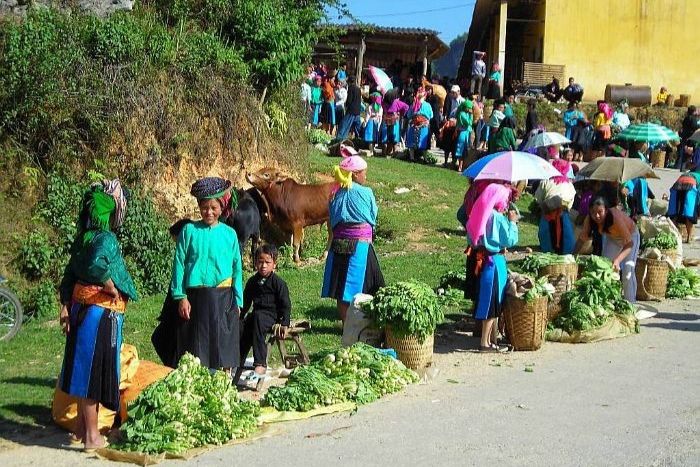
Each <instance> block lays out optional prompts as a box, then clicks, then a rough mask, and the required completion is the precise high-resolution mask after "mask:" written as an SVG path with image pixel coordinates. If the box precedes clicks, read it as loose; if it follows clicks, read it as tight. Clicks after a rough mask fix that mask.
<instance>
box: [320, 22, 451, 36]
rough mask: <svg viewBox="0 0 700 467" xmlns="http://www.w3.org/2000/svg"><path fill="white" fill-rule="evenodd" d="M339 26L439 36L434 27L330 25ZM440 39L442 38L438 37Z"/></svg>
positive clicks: (355, 29)
mask: <svg viewBox="0 0 700 467" xmlns="http://www.w3.org/2000/svg"><path fill="white" fill-rule="evenodd" d="M329 26H333V27H337V28H340V29H345V30H347V31H362V30H367V29H370V30H372V31H373V32H381V33H386V34H398V35H423V36H435V37H436V38H437V36H438V34H440V33H439V32H438V31H435V30H433V29H425V28H399V27H393V26H379V25H377V24H334V25H329ZM438 40H440V39H439V38H438Z"/></svg>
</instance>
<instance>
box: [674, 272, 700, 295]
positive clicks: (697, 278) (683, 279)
mask: <svg viewBox="0 0 700 467" xmlns="http://www.w3.org/2000/svg"><path fill="white" fill-rule="evenodd" d="M688 297H700V274H698V272H697V271H695V270H693V269H688V268H678V269H675V270H673V271H670V272H669V273H668V285H667V286H666V298H688Z"/></svg>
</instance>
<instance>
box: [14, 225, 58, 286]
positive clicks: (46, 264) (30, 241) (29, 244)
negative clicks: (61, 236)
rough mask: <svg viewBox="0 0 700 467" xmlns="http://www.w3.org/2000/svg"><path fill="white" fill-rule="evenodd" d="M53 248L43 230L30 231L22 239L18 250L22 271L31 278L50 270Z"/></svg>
mask: <svg viewBox="0 0 700 467" xmlns="http://www.w3.org/2000/svg"><path fill="white" fill-rule="evenodd" d="M53 249H54V247H53V245H51V241H50V240H49V237H48V235H46V234H45V233H43V232H31V233H30V234H29V235H28V236H27V237H26V238H25V239H24V241H22V246H21V247H20V250H19V253H20V257H19V262H20V269H21V271H22V273H23V274H24V275H25V276H26V277H27V278H28V279H31V280H34V279H41V278H42V277H44V276H45V275H46V274H47V273H48V272H49V271H50V270H51V265H52V263H51V262H52V260H53V257H54V255H53Z"/></svg>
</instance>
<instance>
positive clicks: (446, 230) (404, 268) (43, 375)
mask: <svg viewBox="0 0 700 467" xmlns="http://www.w3.org/2000/svg"><path fill="white" fill-rule="evenodd" d="M336 162H337V160H335V159H331V158H328V157H325V156H322V155H320V154H314V155H313V156H312V169H313V170H314V171H316V172H319V173H329V172H330V169H331V167H332V166H333V164H334V163H336ZM368 178H369V182H368V183H369V185H370V186H371V187H372V188H373V189H374V191H375V194H376V196H377V201H378V204H379V209H380V214H379V226H378V234H379V236H380V238H379V239H378V241H377V244H376V247H377V251H378V253H379V256H380V259H379V260H380V263H381V265H382V270H383V272H384V276H385V278H386V280H387V282H395V281H399V280H405V279H411V278H414V279H418V280H422V281H425V282H426V283H428V284H430V285H431V286H436V285H437V281H438V279H439V277H440V276H441V275H442V274H444V273H445V272H447V271H449V270H454V269H459V268H461V267H462V264H463V258H464V256H463V255H462V251H463V249H464V246H465V243H464V237H463V234H462V232H461V231H460V230H459V225H458V223H457V221H456V219H455V211H456V209H457V207H458V206H459V204H460V202H461V200H462V197H463V196H464V191H465V187H466V185H465V179H464V178H463V177H460V176H459V175H458V174H457V173H455V172H450V171H447V170H444V169H441V168H438V167H426V166H421V165H416V164H408V163H405V162H401V161H396V160H385V159H380V158H375V159H370V160H369V173H368ZM398 187H406V188H409V189H410V190H411V191H410V192H408V193H405V194H395V193H394V189H396V188H398ZM521 204H522V206H521V210H522V211H524V213H525V209H526V205H527V202H526V201H523V202H522V203H521ZM526 220H527V216H526ZM323 230H324V229H317V228H310V229H307V240H306V241H305V245H306V246H307V248H306V255H304V252H302V256H306V257H311V256H316V255H318V254H320V252H321V250H322V248H323V245H324V244H325V243H324V239H323V236H324V233H323ZM520 239H521V241H520V245H521V246H527V245H534V244H536V242H537V241H536V228H535V226H534V223H532V222H531V221H530V222H523V223H522V224H521V231H520ZM279 272H280V274H281V275H282V277H283V278H284V279H285V280H286V281H287V283H288V284H289V289H290V292H291V295H292V303H293V312H292V314H293V317H294V318H302V317H305V318H309V319H310V320H311V322H312V329H311V331H310V332H308V333H307V334H306V335H305V336H304V341H305V343H306V344H307V346H308V348H309V350H310V351H312V352H313V351H316V350H318V349H321V348H324V347H328V346H337V345H339V341H340V333H341V328H340V324H339V322H338V321H336V313H335V303H334V302H333V301H332V300H322V299H321V298H320V288H321V282H322V275H323V264H321V263H317V264H313V265H308V266H306V267H302V268H295V267H293V266H286V265H284V267H282V268H281V270H280V271H279ZM162 300H163V296H154V297H150V298H146V299H144V300H142V301H140V302H138V303H135V304H133V305H132V306H131V307H130V308H129V311H128V315H127V319H126V321H125V325H124V341H125V342H128V343H131V344H134V345H136V347H137V348H138V351H139V356H140V357H141V358H142V359H150V360H155V361H158V357H157V356H156V355H155V351H154V350H153V347H152V345H151V343H150V336H151V332H152V330H153V328H154V327H155V324H156V317H157V315H158V313H159V312H160V308H161V305H162ZM455 315H456V314H455V310H452V313H451V314H450V316H453V317H454V316H455ZM63 344H64V338H63V336H62V335H61V332H60V330H59V328H58V324H57V323H56V322H48V323H28V324H27V325H25V326H24V327H23V328H22V329H21V331H20V333H19V335H18V336H17V337H15V339H13V340H12V341H10V342H9V343H0V394H2V399H1V400H2V402H0V433H1V432H2V431H3V430H4V429H12V428H13V427H14V428H21V427H22V426H26V425H28V424H29V425H33V424H41V425H43V424H47V423H49V421H50V410H49V406H50V403H51V397H52V390H53V387H54V385H55V380H56V376H57V374H58V372H59V371H60V365H61V359H62V356H63Z"/></svg>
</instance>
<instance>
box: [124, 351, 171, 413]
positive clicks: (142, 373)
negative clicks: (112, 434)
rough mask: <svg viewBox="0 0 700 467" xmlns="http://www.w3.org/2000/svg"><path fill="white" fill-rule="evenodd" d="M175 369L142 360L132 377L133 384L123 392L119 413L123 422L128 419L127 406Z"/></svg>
mask: <svg viewBox="0 0 700 467" xmlns="http://www.w3.org/2000/svg"><path fill="white" fill-rule="evenodd" d="M171 371H173V369H172V368H170V367H167V366H164V365H160V364H158V363H155V362H150V361H148V360H141V362H139V365H138V371H136V373H135V374H134V376H133V377H132V378H131V384H130V385H129V387H127V388H126V389H125V390H124V391H123V392H122V393H121V400H120V404H119V405H120V406H119V414H120V415H121V419H122V422H123V421H125V420H126V419H127V407H128V405H129V404H131V402H133V401H134V399H136V398H137V397H138V396H139V394H141V392H143V390H144V389H146V388H147V387H148V386H150V385H151V384H153V383H155V382H156V381H159V380H161V379H163V378H165V377H166V376H168V374H169V373H170V372H171Z"/></svg>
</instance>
